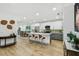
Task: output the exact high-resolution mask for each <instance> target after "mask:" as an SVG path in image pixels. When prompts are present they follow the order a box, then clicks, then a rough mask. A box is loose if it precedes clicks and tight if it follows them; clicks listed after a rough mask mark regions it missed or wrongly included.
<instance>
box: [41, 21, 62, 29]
mask: <svg viewBox="0 0 79 59" xmlns="http://www.w3.org/2000/svg"><path fill="white" fill-rule="evenodd" d="M46 25H49V26H50V29H62V21H55V22H53V21H52V22H45V23H40V29H45V26H46Z"/></svg>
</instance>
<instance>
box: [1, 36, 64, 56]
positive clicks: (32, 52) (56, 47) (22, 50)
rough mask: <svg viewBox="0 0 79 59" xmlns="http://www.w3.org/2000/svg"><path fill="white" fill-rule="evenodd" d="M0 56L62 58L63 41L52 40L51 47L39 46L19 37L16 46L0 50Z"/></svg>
mask: <svg viewBox="0 0 79 59" xmlns="http://www.w3.org/2000/svg"><path fill="white" fill-rule="evenodd" d="M0 56H63V41H58V40H52V44H51V45H41V44H38V43H30V42H29V41H28V38H22V37H20V38H18V40H17V44H16V45H13V46H9V47H6V48H0Z"/></svg>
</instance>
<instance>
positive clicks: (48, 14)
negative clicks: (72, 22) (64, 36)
mask: <svg viewBox="0 0 79 59" xmlns="http://www.w3.org/2000/svg"><path fill="white" fill-rule="evenodd" d="M67 5H69V4H68V3H0V19H15V20H17V22H18V23H20V24H22V23H23V24H24V23H32V22H35V21H37V22H38V21H43V20H54V19H56V18H57V13H60V14H59V17H60V18H61V19H62V18H63V8H64V7H65V6H67ZM53 8H56V10H53Z"/></svg>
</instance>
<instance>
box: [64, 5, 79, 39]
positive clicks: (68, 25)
mask: <svg viewBox="0 0 79 59" xmlns="http://www.w3.org/2000/svg"><path fill="white" fill-rule="evenodd" d="M63 11H64V15H63V16H64V21H63V30H64V31H63V33H64V39H67V33H69V32H70V31H72V32H75V31H74V4H70V5H68V6H66V7H64V10H63ZM77 34H78V33H77Z"/></svg>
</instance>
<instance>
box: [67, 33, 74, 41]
mask: <svg viewBox="0 0 79 59" xmlns="http://www.w3.org/2000/svg"><path fill="white" fill-rule="evenodd" d="M67 36H68V37H69V40H68V42H71V41H72V39H73V36H74V35H73V34H72V32H70V33H68V34H67Z"/></svg>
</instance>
